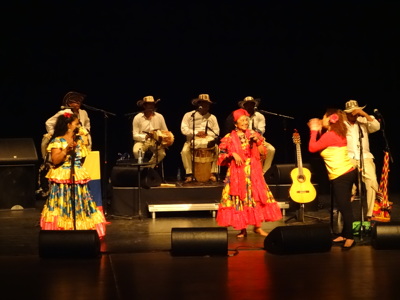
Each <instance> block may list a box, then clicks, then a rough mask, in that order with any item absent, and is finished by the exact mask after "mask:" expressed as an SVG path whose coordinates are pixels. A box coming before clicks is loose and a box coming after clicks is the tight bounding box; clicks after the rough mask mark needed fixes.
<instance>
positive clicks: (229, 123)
mask: <svg viewBox="0 0 400 300" xmlns="http://www.w3.org/2000/svg"><path fill="white" fill-rule="evenodd" d="M238 105H239V107H240V108H244V109H245V110H247V112H248V113H249V115H250V123H249V128H250V129H252V130H255V131H258V133H260V134H261V135H264V133H265V116H264V115H263V114H261V113H259V112H258V111H257V110H256V108H257V107H258V106H259V105H260V99H254V98H253V97H252V96H247V97H245V98H244V99H243V100H241V101H239V102H238ZM233 129H235V125H234V122H233V118H232V115H230V116H228V118H227V120H226V131H227V132H226V133H229V132H231V131H232V130H233ZM265 146H266V147H267V156H266V158H265V160H264V161H263V168H262V170H263V173H264V174H265V172H267V170H268V169H269V168H270V167H271V165H272V161H273V159H274V156H275V147H274V146H272V145H271V144H270V143H268V142H265Z"/></svg>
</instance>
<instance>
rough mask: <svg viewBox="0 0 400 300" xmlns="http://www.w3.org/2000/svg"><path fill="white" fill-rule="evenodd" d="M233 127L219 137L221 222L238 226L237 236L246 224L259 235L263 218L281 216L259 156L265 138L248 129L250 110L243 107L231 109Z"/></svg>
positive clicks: (243, 235)
mask: <svg viewBox="0 0 400 300" xmlns="http://www.w3.org/2000/svg"><path fill="white" fill-rule="evenodd" d="M233 118H234V121H235V126H236V129H235V130H233V131H232V132H230V133H228V134H227V135H226V136H225V137H224V138H222V139H221V143H220V145H219V150H220V154H219V157H218V164H219V165H221V166H227V167H228V170H227V173H226V178H225V186H224V189H223V191H222V198H221V202H220V204H219V208H218V214H217V223H218V225H220V226H224V227H228V226H232V227H233V228H235V229H237V230H240V232H239V234H238V235H237V237H238V238H243V237H246V236H247V226H248V225H253V226H254V229H253V231H254V232H255V233H257V234H259V235H261V236H266V235H267V233H266V232H265V231H264V230H263V229H262V228H261V223H262V222H274V221H278V220H280V219H282V212H281V210H280V207H279V205H278V203H277V202H276V201H275V199H274V196H273V195H272V193H271V191H270V190H269V188H268V186H267V183H266V182H265V179H264V176H263V172H262V164H261V159H262V157H264V156H265V154H266V151H267V149H266V147H265V144H264V143H265V140H264V138H263V137H262V135H260V134H259V133H258V132H256V131H253V130H250V129H249V128H248V127H249V114H248V112H247V111H246V110H244V109H242V108H241V109H238V110H235V111H234V112H233Z"/></svg>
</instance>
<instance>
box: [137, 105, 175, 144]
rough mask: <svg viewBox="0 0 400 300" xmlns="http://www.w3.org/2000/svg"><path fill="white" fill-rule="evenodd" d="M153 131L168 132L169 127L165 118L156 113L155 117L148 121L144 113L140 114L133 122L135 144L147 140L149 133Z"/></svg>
mask: <svg viewBox="0 0 400 300" xmlns="http://www.w3.org/2000/svg"><path fill="white" fill-rule="evenodd" d="M153 130H167V131H168V128H167V125H166V123H165V120H164V116H163V115H162V114H160V113H158V112H154V115H153V116H152V117H151V118H150V119H147V118H146V117H145V115H144V113H143V112H141V113H138V114H137V115H136V116H135V117H134V118H133V122H132V134H133V140H134V141H135V142H144V141H145V140H146V136H147V132H152V131H153Z"/></svg>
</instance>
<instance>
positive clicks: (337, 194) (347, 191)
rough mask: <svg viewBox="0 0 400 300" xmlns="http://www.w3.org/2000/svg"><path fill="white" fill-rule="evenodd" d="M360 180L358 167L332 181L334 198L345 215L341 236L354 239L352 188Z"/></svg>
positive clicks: (343, 215)
mask: <svg viewBox="0 0 400 300" xmlns="http://www.w3.org/2000/svg"><path fill="white" fill-rule="evenodd" d="M357 182H358V171H357V169H355V170H353V171H351V172H348V173H345V174H343V175H341V176H339V177H338V178H336V179H333V180H332V181H331V183H332V193H333V199H334V200H335V202H336V205H337V208H338V210H339V211H340V213H341V214H342V217H343V230H342V234H341V236H343V237H344V238H346V239H353V221H354V217H353V209H352V206H351V190H352V187H353V184H357Z"/></svg>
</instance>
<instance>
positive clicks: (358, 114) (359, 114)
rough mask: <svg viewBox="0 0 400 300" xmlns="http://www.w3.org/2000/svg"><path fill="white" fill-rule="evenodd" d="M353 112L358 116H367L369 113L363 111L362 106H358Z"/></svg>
mask: <svg viewBox="0 0 400 300" xmlns="http://www.w3.org/2000/svg"><path fill="white" fill-rule="evenodd" d="M351 114H352V115H353V116H357V117H367V116H368V114H367V113H366V112H365V111H363V110H362V109H361V108H357V109H355V110H353V111H352V112H351Z"/></svg>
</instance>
